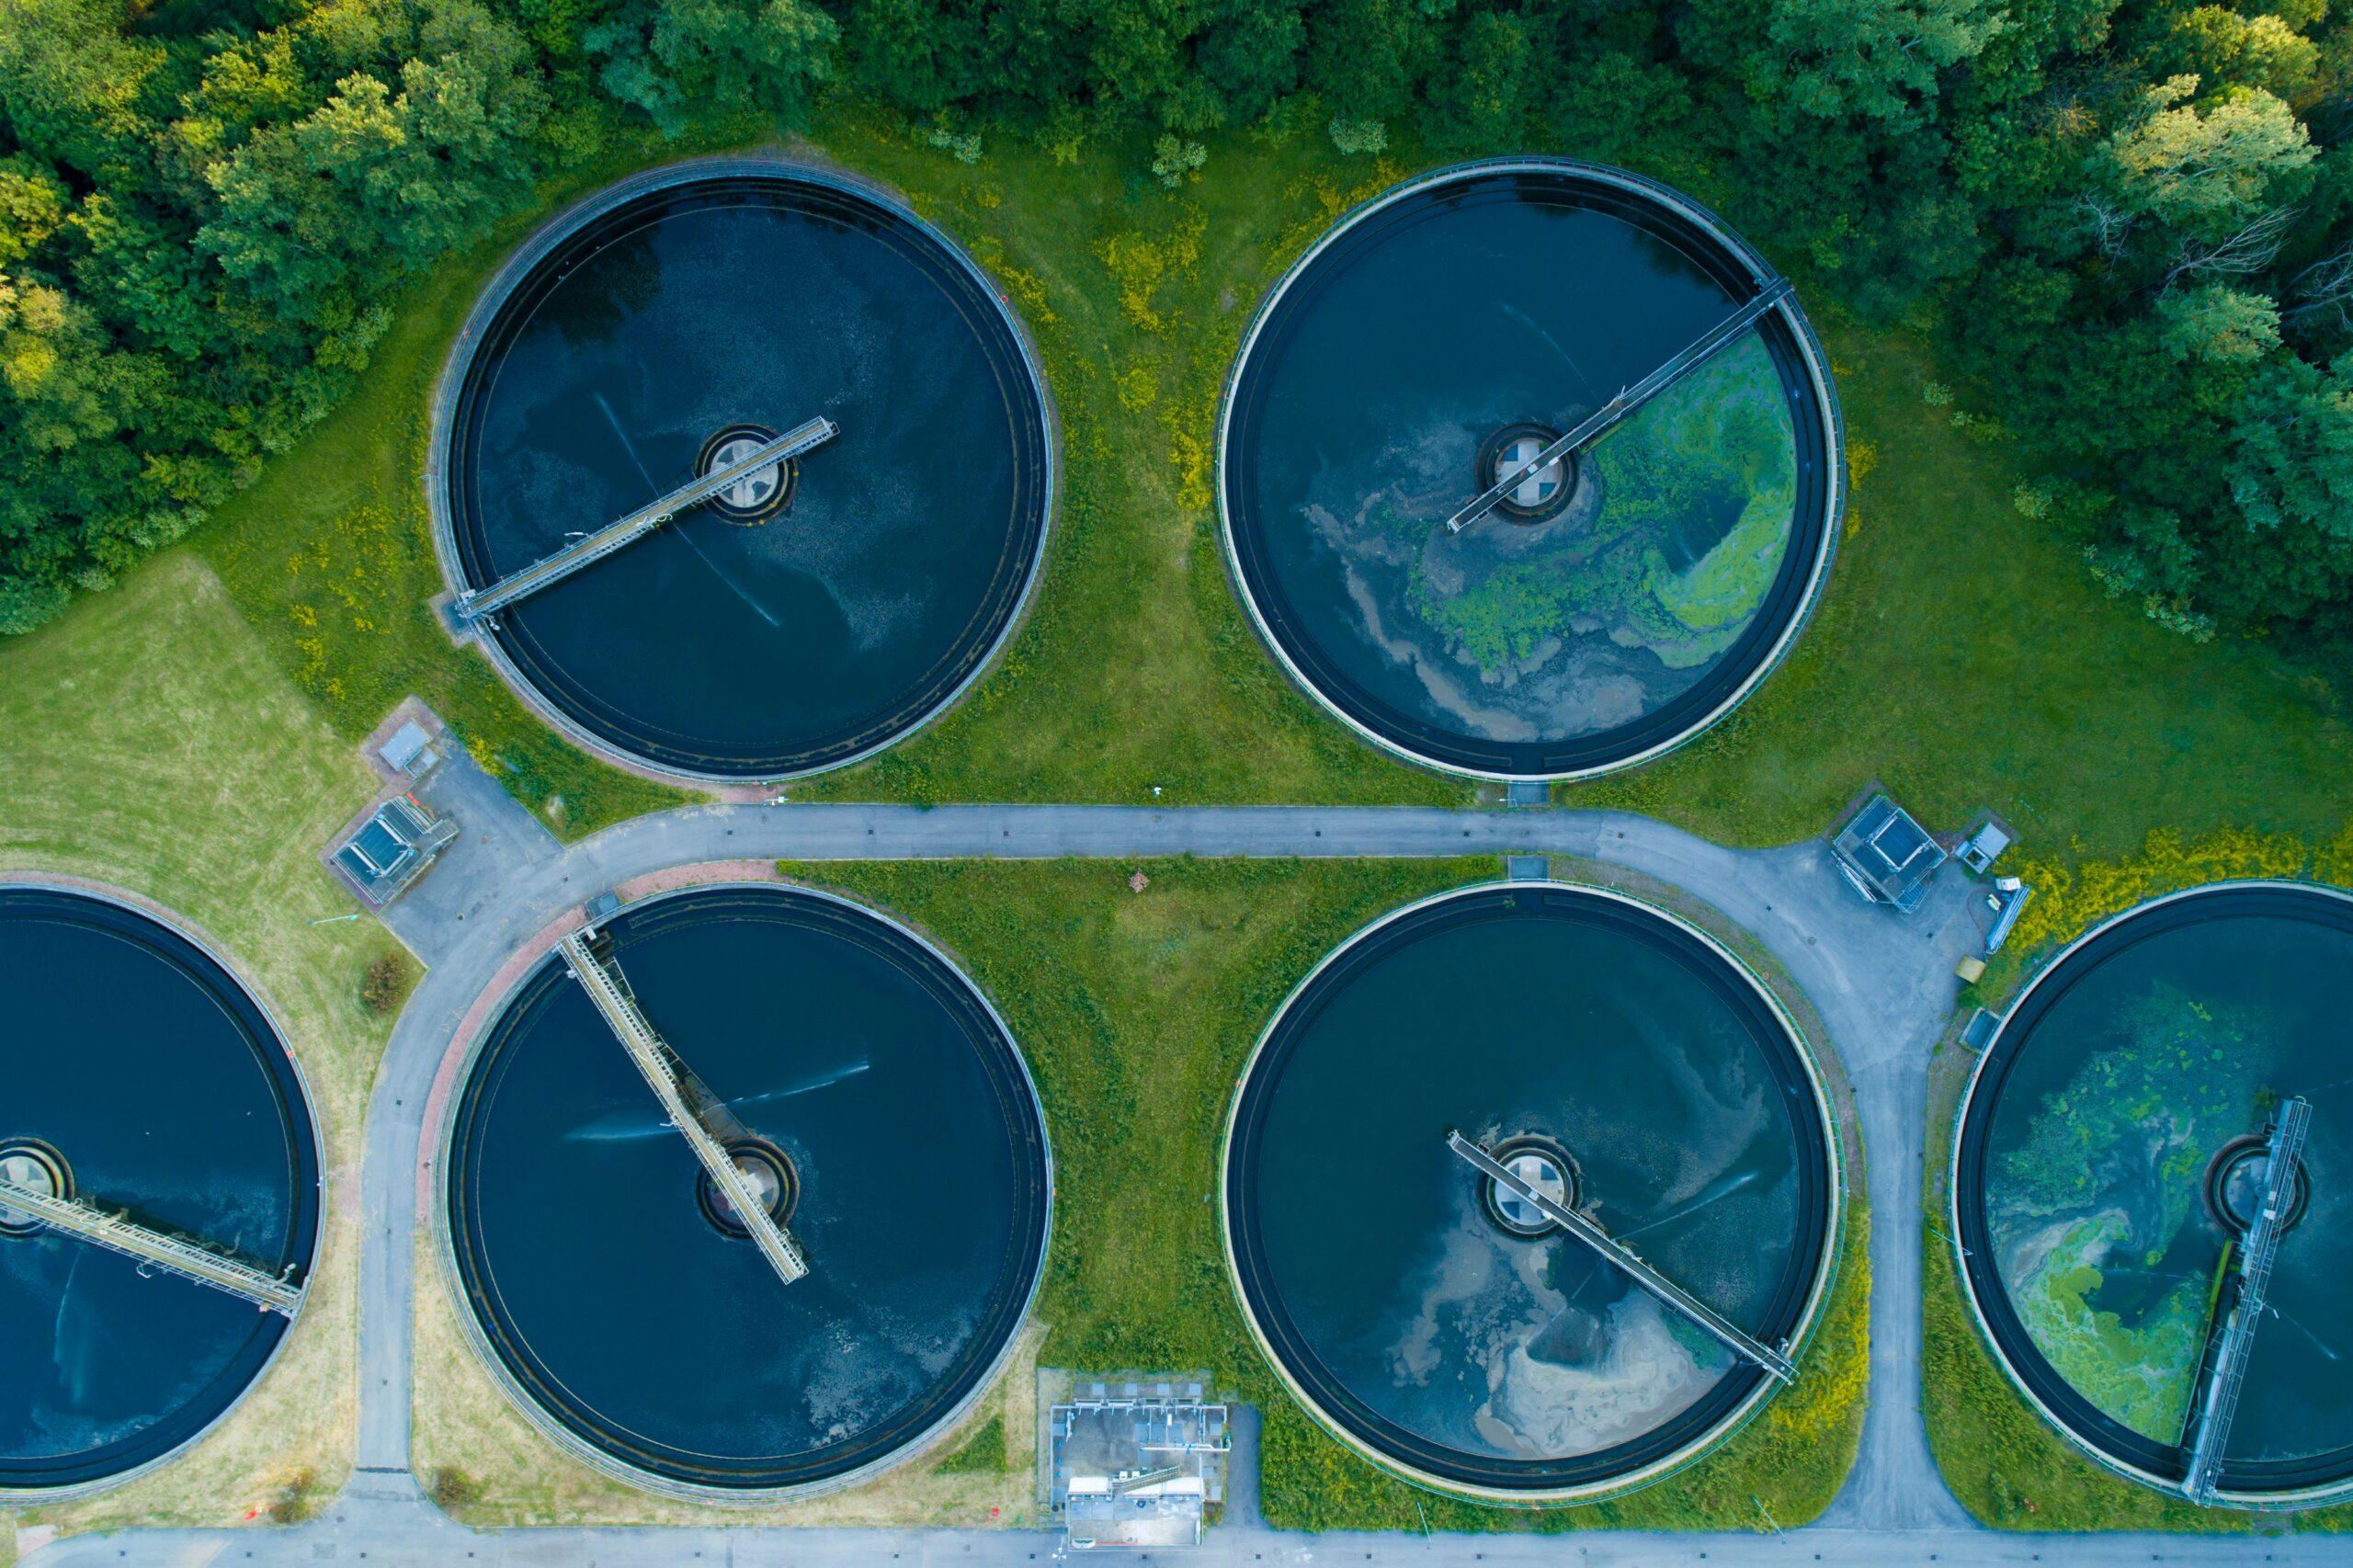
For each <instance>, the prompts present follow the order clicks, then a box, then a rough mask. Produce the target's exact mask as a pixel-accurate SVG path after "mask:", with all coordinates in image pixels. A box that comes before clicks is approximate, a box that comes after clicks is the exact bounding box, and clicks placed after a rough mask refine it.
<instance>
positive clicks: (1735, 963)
mask: <svg viewBox="0 0 2353 1568" xmlns="http://www.w3.org/2000/svg"><path fill="white" fill-rule="evenodd" d="M1519 889H1529V890H1547V891H1551V892H1568V893H1575V894H1579V895H1582V896H1586V897H1590V898H1595V899H1599V900H1602V901H1605V902H1608V903H1616V904H1619V905H1620V906H1622V907H1625V908H1628V909H1631V910H1635V911H1637V912H1639V913H1641V914H1643V915H1650V916H1653V917H1654V918H1656V919H1659V920H1662V921H1665V923H1667V924H1668V925H1669V926H1672V927H1674V928H1675V929H1676V930H1677V932H1678V933H1679V934H1681V935H1684V936H1688V937H1691V938H1693V939H1695V940H1697V941H1698V942H1699V944H1700V945H1701V946H1702V947H1703V948H1704V949H1706V950H1707V951H1708V953H1709V954H1710V956H1711V957H1713V958H1715V959H1717V960H1721V961H1722V963H1724V964H1725V965H1726V966H1727V967H1728V969H1729V971H1730V972H1732V973H1733V974H1734V975H1736V976H1738V977H1739V978H1740V979H1742V980H1744V981H1745V982H1747V983H1748V985H1749V986H1750V987H1751V988H1752V989H1753V990H1754V991H1755V992H1756V995H1757V997H1758V998H1759V999H1760V1000H1761V1001H1762V1002H1763V1003H1764V1004H1765V1006H1766V1007H1767V1009H1768V1011H1769V1012H1770V1014H1771V1015H1772V1017H1773V1018H1774V1020H1775V1021H1776V1022H1777V1023H1779V1025H1780V1026H1781V1028H1783V1030H1784V1031H1786V1033H1787V1035H1788V1038H1789V1040H1790V1046H1791V1048H1792V1049H1793V1050H1794V1051H1795V1053H1796V1055H1797V1059H1798V1062H1799V1063H1800V1065H1801V1066H1802V1068H1803V1070H1804V1073H1805V1078H1806V1083H1807V1085H1809V1087H1811V1089H1812V1090H1813V1104H1814V1108H1815V1111H1816V1113H1817V1114H1818V1115H1819V1116H1820V1117H1821V1119H1822V1129H1823V1144H1824V1155H1825V1164H1826V1175H1827V1176H1828V1177H1829V1181H1828V1188H1829V1190H1828V1193H1827V1195H1826V1203H1825V1210H1824V1216H1823V1244H1822V1249H1821V1256H1820V1257H1819V1259H1818V1260H1817V1262H1816V1264H1815V1266H1814V1270H1813V1283H1812V1285H1811V1286H1810V1287H1809V1289H1808V1290H1807V1292H1806V1298H1805V1302H1804V1305H1803V1307H1802V1309H1801V1310H1800V1312H1799V1315H1798V1323H1797V1328H1796V1330H1795V1331H1794V1332H1793V1333H1792V1334H1791V1335H1790V1343H1791V1345H1792V1346H1795V1354H1794V1355H1793V1356H1792V1357H1791V1359H1792V1360H1796V1361H1799V1362H1801V1363H1802V1361H1803V1358H1804V1353H1805V1349H1806V1346H1808V1344H1809V1343H1810V1342H1811V1341H1812V1339H1813V1334H1814V1331H1815V1330H1816V1329H1818V1328H1819V1327H1820V1326H1821V1324H1822V1316H1823V1308H1824V1303H1825V1302H1827V1301H1828V1300H1829V1297H1830V1291H1831V1288H1832V1286H1833V1285H1834V1284H1835V1283H1836V1278H1837V1274H1838V1267H1839V1263H1840V1260H1841V1256H1842V1254H1843V1252H1844V1249H1845V1235H1846V1211H1847V1153H1846V1144H1845V1141H1844V1138H1843V1136H1842V1134H1841V1132H1840V1130H1839V1124H1838V1115H1837V1109H1836V1106H1835V1105H1834V1104H1833V1102H1832V1100H1831V1096H1830V1091H1829V1087H1828V1085H1827V1084H1826V1083H1825V1082H1824V1078H1823V1075H1822V1068H1821V1065H1820V1063H1819V1062H1816V1061H1815V1059H1814V1052H1813V1045H1812V1043H1811V1042H1810V1041H1808V1040H1807V1039H1806V1036H1805V1031H1804V1030H1803V1029H1802V1028H1799V1027H1798V1022H1797V1019H1796V1017H1794V1016H1793V1015H1792V1014H1791V1013H1790V1009H1789V1008H1788V1007H1787V1006H1784V1005H1783V1003H1782V1001H1781V999H1780V997H1779V996H1778V995H1777V994H1775V993H1774V991H1773V988H1772V987H1771V986H1770V985H1768V983H1766V982H1765V980H1764V978H1763V976H1761V975H1759V974H1758V973H1757V972H1756V970H1755V969H1754V968H1752V967H1751V966H1750V965H1749V964H1748V963H1747V962H1746V961H1745V960H1743V959H1742V958H1741V957H1740V956H1739V955H1738V954H1737V953H1734V952H1733V950H1732V949H1730V948H1728V947H1726V946H1725V945H1724V944H1723V943H1722V942H1720V941H1718V940H1717V939H1716V938H1715V937H1713V936H1711V935H1710V934H1709V933H1708V932H1707V931H1706V930H1704V929H1702V928H1701V927H1700V926H1699V925H1698V924H1696V923H1695V922H1693V921H1691V920H1688V919H1687V918H1685V917H1684V916H1683V915H1677V914H1676V913H1675V912H1674V911H1672V910H1669V909H1666V908H1664V907H1662V906H1660V905H1658V904H1656V903H1651V902H1650V901H1648V900H1645V899H1641V898H1637V897H1635V896H1633V895H1632V894H1631V893H1624V892H1618V891H1617V890H1615V889H1612V888H1605V887H1600V886H1597V885H1595V884H1593V883H1590V882H1573V881H1562V880H1560V879H1557V878H1550V877H1548V878H1545V879H1542V880H1540V881H1539V880H1534V879H1530V880H1529V881H1509V880H1490V881H1481V882H1471V883H1466V884H1464V885H1463V886H1461V887H1455V888H1448V889H1445V890H1443V891H1441V892H1434V893H1428V894H1426V895H1424V896H1423V897H1421V898H1417V899H1415V900H1414V901H1413V902H1412V903H1405V904H1401V905H1399V906H1398V907H1397V908H1395V909H1392V910H1390V911H1389V912H1387V913H1386V914H1384V915H1381V916H1380V917H1379V918H1377V919H1374V920H1371V921H1370V922H1368V923H1366V924H1365V925H1363V926H1359V927H1358V928H1357V929H1356V930H1354V931H1352V932H1350V933H1349V934H1348V935H1347V936H1346V937H1342V938H1341V939H1340V940H1339V941H1338V942H1336V943H1335V944H1333V946H1332V948H1331V950H1330V951H1328V952H1326V953H1325V954H1324V956H1323V957H1322V958H1320V959H1318V960H1316V961H1315V963H1314V965H1313V967H1312V968H1311V969H1309V970H1308V971H1307V972H1306V973H1305V974H1303V975H1302V976H1301V977H1300V979H1299V982H1298V983H1297V984H1295V985H1293V986H1292V987H1291V988H1290V991H1289V992H1288V993H1286V994H1285V995H1284V997H1283V999H1282V1001H1281V1003H1280V1004H1279V1005H1278V1006H1276V1008H1275V1010H1274V1012H1273V1014H1272V1015H1271V1016H1269V1017H1268V1018H1267V1024H1266V1027H1265V1028H1262V1029H1260V1030H1259V1031H1258V1038H1257V1040H1256V1041H1254V1042H1253V1043H1252V1045H1251V1047H1250V1054H1249V1056H1248V1057H1247V1058H1246V1059H1245V1061H1244V1062H1243V1064H1242V1070H1241V1072H1240V1074H1238V1075H1237V1076H1236V1077H1235V1079H1234V1087H1233V1097H1232V1099H1231V1101H1230V1103H1229V1104H1228V1106H1227V1108H1226V1116H1225V1131H1224V1134H1223V1136H1222V1139H1221V1141H1220V1145H1219V1150H1218V1240H1219V1244H1220V1246H1221V1248H1222V1251H1223V1253H1224V1256H1225V1279H1226V1285H1227V1288H1228V1289H1230V1290H1232V1291H1233V1301H1234V1304H1235V1306H1236V1307H1237V1308H1238V1309H1239V1310H1240V1312H1241V1313H1242V1321H1243V1322H1244V1323H1245V1324H1248V1325H1249V1329H1250V1337H1251V1339H1252V1340H1253V1341H1254V1342H1255V1343H1256V1346H1257V1347H1258V1353H1259V1355H1260V1356H1261V1357H1263V1358H1265V1359H1266V1362H1267V1366H1268V1367H1269V1368H1271V1369H1273V1371H1274V1373H1275V1376H1276V1377H1277V1378H1278V1379H1279V1380H1280V1381H1281V1383H1282V1385H1283V1388H1284V1390H1285V1391H1286V1392H1289V1393H1290V1396H1291V1398H1292V1399H1293V1400H1295V1401H1296V1402H1297V1403H1298V1404H1299V1406H1300V1408H1301V1409H1302V1410H1303V1411H1305V1412H1306V1413H1307V1415H1309V1417H1310V1418H1311V1419H1313V1421H1314V1423H1315V1425H1316V1426H1317V1427H1318V1428H1319V1429H1320V1430H1322V1431H1323V1432H1324V1434H1325V1435H1326V1436H1327V1437H1333V1438H1336V1440H1338V1441H1339V1442H1340V1443H1341V1444H1342V1445H1343V1446H1345V1447H1346V1448H1347V1449H1349V1450H1350V1451H1352V1452H1353V1453H1355V1454H1356V1455H1357V1456H1358V1458H1360V1459H1363V1460H1366V1461H1368V1462H1369V1463H1370V1464H1372V1465H1374V1466H1376V1467H1377V1468H1379V1469H1380V1470H1381V1471H1383V1472H1385V1473H1387V1474H1389V1475H1392V1476H1394V1477H1396V1478H1397V1479H1399V1480H1401V1481H1404V1482H1407V1483H1411V1484H1413V1485H1415V1486H1418V1487H1421V1488H1423V1489H1424V1490H1425V1491H1429V1492H1435V1493H1438V1494H1442V1495H1446V1496H1451V1497H1463V1498H1469V1499H1472V1500H1473V1501H1476V1502H1482V1503H1494V1504H1501V1505H1506V1506H1539V1507H1540V1506H1554V1505H1565V1504H1577V1503H1591V1502H1598V1501H1600V1500H1602V1499H1604V1498H1608V1497H1614V1496H1620V1495H1622V1494H1626V1493H1630V1492H1635V1491H1639V1490H1641V1489H1642V1488H1643V1487H1645V1486H1649V1485H1652V1484H1654V1483H1657V1482H1660V1481H1664V1480H1665V1479H1666V1478H1667V1477H1668V1476H1671V1475H1673V1474H1675V1473H1676V1472H1677V1471H1681V1470H1683V1469H1685V1468H1687V1467H1688V1466H1689V1465H1692V1464H1695V1463H1698V1462H1699V1461H1700V1460H1704V1459H1706V1458H1707V1457H1708V1456H1709V1455H1710V1454H1711V1453H1713V1452H1714V1451H1715V1450H1716V1449H1718V1448H1720V1447H1721V1446H1722V1444H1723V1442H1724V1440H1725V1439H1726V1438H1728V1437H1731V1436H1732V1435H1733V1433H1734V1432H1736V1431H1738V1430H1739V1429H1740V1428H1741V1427H1743V1426H1746V1425H1747V1424H1748V1421H1749V1420H1750V1418H1751V1417H1753V1416H1754V1415H1756V1413H1757V1412H1758V1411H1759V1410H1761V1409H1762V1408H1763V1407H1764V1405H1765V1404H1766V1403H1767V1402H1768V1401H1769V1400H1770V1399H1771V1398H1772V1397H1773V1394H1774V1392H1776V1386H1775V1384H1774V1382H1773V1380H1772V1379H1770V1378H1766V1377H1760V1378H1758V1379H1757V1380H1756V1386H1755V1387H1754V1388H1752V1389H1750V1390H1749V1392H1747V1394H1746V1395H1745V1397H1743V1398H1742V1399H1741V1400H1740V1401H1739V1402H1738V1403H1736V1404H1734V1405H1733V1407H1732V1408H1731V1409H1730V1410H1728V1411H1726V1412H1725V1413H1724V1414H1723V1415H1722V1416H1720V1417H1718V1418H1717V1419H1716V1421H1715V1422H1714V1423H1713V1424H1711V1426H1709V1427H1708V1428H1707V1429H1706V1430H1705V1431H1703V1432H1701V1433H1699V1435H1698V1436H1696V1437H1693V1438H1692V1439H1691V1440H1690V1441H1689V1442H1687V1443H1685V1444H1684V1445H1683V1446H1682V1447H1681V1448H1679V1449H1676V1450H1675V1451H1674V1452H1673V1453H1670V1454H1666V1455H1664V1456H1662V1457H1660V1458H1658V1459H1656V1460H1651V1461H1650V1462H1649V1463H1647V1464H1644V1465H1641V1466H1638V1467H1637V1468H1635V1469H1633V1470H1631V1471H1626V1472H1624V1473H1623V1474H1620V1475H1614V1476H1609V1477H1606V1478H1603V1479H1601V1480H1597V1481H1590V1482H1584V1483H1577V1484H1574V1485H1570V1486H1563V1487H1548V1488H1536V1487H1496V1486H1483V1485H1477V1484H1472V1483H1466V1482H1461V1481H1457V1480H1454V1479H1452V1478H1450V1477H1447V1476H1442V1475H1438V1474H1437V1473H1435V1472H1434V1471H1425V1470H1422V1469H1419V1468H1417V1467H1416V1466H1414V1465H1411V1464H1407V1463H1405V1462H1404V1461H1403V1460H1399V1459H1397V1458H1396V1457H1395V1456H1394V1455H1392V1454H1390V1453H1388V1452H1386V1451H1385V1450H1383V1449H1380V1448H1377V1447H1375V1446H1374V1445H1373V1444H1371V1443H1370V1442H1369V1441H1367V1440H1366V1439H1364V1438H1362V1437H1358V1435H1357V1434H1355V1433H1353V1432H1351V1431H1349V1430H1348V1429H1347V1427H1346V1426H1343V1425H1341V1424H1340V1423H1339V1422H1338V1421H1336V1420H1335V1419H1333V1417H1332V1416H1331V1415H1330V1414H1329V1413H1327V1412H1326V1411H1325V1410H1324V1406H1323V1405H1322V1404H1321V1403H1318V1402H1317V1401H1316V1400H1315V1399H1314V1398H1313V1396H1312V1395H1311V1394H1310V1393H1309V1392H1308V1391H1307V1390H1306V1389H1305V1388H1304V1387H1303V1386H1302V1384H1301V1383H1300V1381H1299V1380H1298V1379H1297V1378H1296V1377H1295V1376H1294V1375H1293V1374H1292V1372H1291V1369H1290V1367H1289V1366H1288V1365H1286V1364H1285V1363H1284V1362H1283V1360H1282V1359H1281V1358H1279V1356H1277V1355H1276V1354H1275V1349H1274V1345H1273V1342H1272V1341H1271V1340H1270V1339H1269V1338H1268V1337H1267V1331H1266V1329H1265V1327H1264V1325H1262V1324H1260V1323H1259V1321H1258V1314H1257V1313H1256V1312H1255V1311H1254V1310H1252V1308H1251V1305H1250V1300H1249V1296H1248V1293H1247V1292H1246V1291H1245V1290H1243V1288H1242V1265H1241V1260H1240V1259H1239V1258H1238V1257H1237V1256H1235V1255H1234V1248H1233V1197H1232V1194H1233V1133H1234V1123H1235V1119H1236V1118H1237V1116H1238V1115H1239V1113H1240V1110H1241V1108H1242V1097H1243V1094H1244V1092H1245V1089H1246V1088H1247V1087H1248V1085H1249V1082H1250V1076H1251V1074H1253V1073H1254V1072H1255V1071H1256V1069H1257V1065H1258V1059H1259V1057H1260V1055H1261V1054H1262V1053H1263V1052H1264V1051H1266V1049H1267V1042H1268V1041H1269V1040H1272V1039H1273V1038H1274V1035H1275V1032H1276V1030H1277V1029H1278V1028H1279V1027H1280V1026H1281V1024H1282V1021H1283V1019H1284V1017H1286V1016H1287V1015H1288V1014H1289V1013H1290V1009H1291V1006H1292V1005H1293V1004H1295V1003H1296V1002H1298V1000H1299V999H1300V998H1301V997H1302V995H1304V994H1306V993H1307V991H1308V989H1309V988H1310V987H1311V986H1313V984H1314V983H1315V982H1316V980H1317V979H1318V978H1319V977H1320V976H1321V975H1322V974H1323V973H1324V971H1325V970H1326V969H1327V968H1329V967H1330V966H1331V965H1332V963H1333V962H1334V961H1335V960H1337V959H1338V958H1339V957H1340V956H1341V955H1342V954H1344V953H1347V952H1348V951H1350V950H1351V949H1354V948H1356V947H1357V945H1358V943H1360V942H1362V941H1363V940H1365V939H1366V938H1367V937H1371V936H1372V935H1374V934H1375V933H1377V932H1379V931H1381V930H1382V929H1384V928H1385V927H1387V926H1392V925H1394V924H1395V923H1397V922H1398V921H1401V920H1404V919H1406V918H1408V917H1409V916H1411V915H1415V914H1417V913H1419V912H1420V911H1422V910H1425V909H1428V908H1431V907H1434V906H1436V905H1438V904H1441V903H1449V902H1451V901H1453V900H1455V899H1461V898H1471V897H1475V896H1478V895H1481V894H1484V893H1491V892H1503V891H1510V890H1519Z"/></svg>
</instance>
